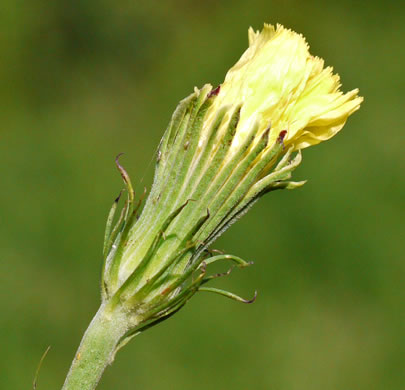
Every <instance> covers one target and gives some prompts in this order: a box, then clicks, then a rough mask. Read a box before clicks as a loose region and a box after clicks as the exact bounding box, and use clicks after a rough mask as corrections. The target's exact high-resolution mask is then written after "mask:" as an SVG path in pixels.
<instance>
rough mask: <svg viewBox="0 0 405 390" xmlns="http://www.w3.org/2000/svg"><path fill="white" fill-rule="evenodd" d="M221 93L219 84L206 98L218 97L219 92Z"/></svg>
mask: <svg viewBox="0 0 405 390" xmlns="http://www.w3.org/2000/svg"><path fill="white" fill-rule="evenodd" d="M220 91H221V84H220V85H218V87H216V88H214V89H213V90H212V91H211V92H210V93H209V94H208V96H207V98H210V97H213V96H218V94H219V92H220Z"/></svg>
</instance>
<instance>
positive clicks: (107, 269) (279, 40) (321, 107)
mask: <svg viewBox="0 0 405 390" xmlns="http://www.w3.org/2000/svg"><path fill="white" fill-rule="evenodd" d="M249 41H250V46H249V48H248V50H247V51H246V52H245V53H244V54H243V56H242V57H241V59H240V60H239V62H238V63H237V64H236V65H235V66H234V67H233V68H232V69H231V70H230V71H229V72H228V74H227V76H226V78H225V81H224V83H223V84H221V85H220V86H219V87H217V88H215V89H214V88H213V87H212V86H211V85H209V84H207V85H205V86H204V87H203V88H201V89H197V88H196V89H195V90H194V92H193V93H192V94H191V95H190V96H188V97H187V98H185V99H184V100H182V101H181V102H180V104H179V105H178V107H177V109H176V110H175V112H174V114H173V117H172V119H171V122H170V124H169V126H168V128H167V130H166V132H165V134H164V136H163V138H162V140H161V143H160V146H159V150H158V153H157V159H156V170H155V178H154V182H153V185H152V188H151V191H150V194H149V196H148V198H147V199H146V202H145V205H144V208H143V210H142V212H141V213H140V215H138V211H139V208H140V204H141V200H140V201H138V202H136V200H135V193H134V190H133V186H132V183H131V180H130V177H129V175H128V174H127V172H126V170H125V169H124V168H123V167H122V165H121V164H120V162H119V161H118V158H117V160H116V164H117V167H118V169H119V171H120V173H121V176H122V178H123V180H124V183H125V185H126V192H127V199H126V202H125V204H124V207H123V208H122V210H121V214H120V216H119V217H118V219H117V221H116V222H115V224H114V219H115V218H114V217H115V214H116V211H117V208H118V202H119V199H120V196H119V197H118V198H117V199H116V200H115V201H114V203H113V206H112V208H111V211H110V214H109V216H108V219H107V227H106V233H105V241H104V265H103V271H102V282H101V290H102V304H101V307H100V310H99V311H98V313H97V314H96V316H95V317H94V319H93V321H92V323H91V324H90V327H89V329H88V330H87V332H86V333H85V335H84V338H83V340H82V343H81V345H80V347H79V350H78V352H77V354H76V357H75V359H74V361H73V363H72V367H71V369H70V371H69V374H68V376H67V378H66V382H65V385H64V387H63V389H64V390H73V389H81V390H88V389H94V388H95V386H96V385H97V383H98V381H99V379H100V377H101V374H102V372H103V370H104V369H105V367H106V366H107V365H108V364H110V363H111V362H112V360H113V358H114V355H115V353H116V351H117V350H118V349H119V348H121V347H122V346H123V345H125V344H126V343H127V342H128V341H129V340H130V339H131V338H132V337H134V336H135V335H137V334H139V333H140V332H142V331H144V330H146V329H148V328H149V327H151V326H154V325H156V324H158V323H159V322H161V321H163V320H165V319H167V318H169V317H170V316H171V315H173V314H174V313H176V312H177V311H178V310H180V309H181V308H182V307H183V306H184V305H185V304H186V302H187V301H188V300H189V299H190V298H191V297H192V296H193V295H194V294H195V293H196V292H198V291H205V292H212V293H217V294H220V295H224V296H226V297H228V298H231V299H234V300H236V301H239V302H244V303H251V302H252V301H253V300H254V298H253V299H243V298H241V297H239V296H237V295H236V294H234V293H231V292H227V291H224V290H221V289H218V288H213V287H207V286H206V285H207V283H209V282H210V281H212V280H213V279H216V278H218V277H221V276H226V275H228V274H229V272H230V270H231V269H232V268H230V270H229V271H228V272H225V273H224V274H210V273H209V270H210V264H212V263H214V262H217V261H229V262H231V263H232V265H233V267H235V266H236V267H239V268H243V267H246V266H248V265H250V264H251V263H248V262H246V261H244V260H242V259H240V258H238V257H236V256H232V255H228V254H222V253H220V254H217V253H214V252H213V251H211V250H210V245H211V244H212V243H213V242H214V241H215V239H216V238H218V237H219V236H220V235H221V234H222V233H223V232H224V231H225V230H226V229H227V228H228V227H229V226H230V225H231V224H232V223H234V222H235V221H236V220H237V219H239V218H240V217H241V216H242V215H243V214H244V213H246V212H247V211H248V210H249V208H250V207H251V206H252V205H253V204H254V203H255V202H256V201H257V200H258V199H259V198H260V197H261V196H263V195H264V194H266V193H268V192H271V191H274V190H277V189H294V188H297V187H300V186H302V185H303V184H304V183H305V182H304V181H301V182H293V181H290V178H291V174H292V171H293V170H294V169H295V168H296V167H297V166H298V165H299V164H300V162H301V149H302V148H305V147H308V146H311V145H314V144H317V143H319V142H321V141H323V140H326V139H328V138H330V137H332V136H333V135H334V134H336V133H337V132H338V131H339V130H340V129H341V128H342V126H343V125H344V123H345V121H346V119H347V117H348V116H349V115H350V114H351V113H352V112H354V111H355V110H356V109H357V108H358V107H359V104H360V102H361V98H359V97H357V90H355V91H352V92H349V93H347V94H342V93H341V92H340V91H339V86H340V84H339V79H338V76H336V75H333V74H332V72H331V69H330V68H325V69H324V68H323V61H322V60H321V59H319V58H316V57H312V56H311V55H310V54H309V52H308V46H307V44H306V42H305V40H304V39H303V38H302V36H299V35H298V34H296V33H294V32H292V31H290V30H286V29H284V28H283V27H282V26H277V28H274V27H272V26H269V25H265V27H264V29H263V31H262V32H261V33H259V32H257V33H255V32H253V30H250V31H249ZM120 195H121V194H120Z"/></svg>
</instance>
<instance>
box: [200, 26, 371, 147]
mask: <svg viewBox="0 0 405 390" xmlns="http://www.w3.org/2000/svg"><path fill="white" fill-rule="evenodd" d="M339 88H340V80H339V76H338V75H337V74H333V71H332V68H331V67H326V68H324V61H323V60H322V59H321V58H318V57H314V56H312V55H311V54H310V53H309V47H308V44H307V43H306V41H305V38H304V37H303V36H302V35H300V34H297V33H295V32H294V31H291V30H289V29H286V28H284V27H283V26H281V25H277V27H276V28H275V27H274V26H271V25H268V24H265V25H264V28H263V30H262V31H261V32H259V31H256V32H255V31H254V30H253V29H252V28H250V29H249V48H248V49H247V50H246V51H245V53H243V55H242V57H241V58H240V59H239V61H238V62H237V63H236V64H235V65H234V66H233V67H232V68H231V69H230V70H229V71H228V73H227V75H226V77H225V81H224V82H223V84H222V85H221V88H220V93H219V95H218V97H217V98H216V99H215V102H214V104H213V105H212V107H211V108H210V111H209V113H208V117H207V119H208V120H207V122H206V125H207V126H208V125H209V124H210V121H211V120H213V118H214V117H215V113H216V112H217V111H218V109H219V108H220V107H223V106H236V105H238V104H242V110H241V116H240V122H239V125H238V128H237V133H236V136H235V139H234V141H233V145H232V148H237V147H238V145H240V144H241V141H242V140H243V138H244V137H245V136H246V134H247V133H248V131H249V129H250V128H251V126H252V125H253V123H255V122H256V121H258V123H259V124H260V126H259V131H258V135H260V134H261V133H262V132H263V131H265V129H266V128H268V127H269V125H270V124H271V129H272V130H271V132H270V140H269V145H271V144H272V143H273V142H274V141H275V140H276V138H277V136H278V134H279V133H280V132H281V131H282V130H287V135H286V137H285V139H284V143H285V144H286V145H294V147H295V149H302V148H306V147H308V146H311V145H315V144H318V143H319V142H322V141H325V140H327V139H329V138H331V137H333V136H334V135H335V134H336V133H337V132H338V131H339V130H340V129H341V128H342V127H343V125H344V124H345V122H346V120H347V118H348V117H349V115H351V114H352V113H353V112H354V111H356V110H357V109H358V108H359V107H360V103H361V102H362V101H363V98H362V97H359V96H358V90H357V89H355V90H353V91H350V92H348V93H346V94H344V93H342V92H341V91H340V90H339Z"/></svg>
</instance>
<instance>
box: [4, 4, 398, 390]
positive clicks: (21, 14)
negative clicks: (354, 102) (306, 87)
mask: <svg viewBox="0 0 405 390" xmlns="http://www.w3.org/2000/svg"><path fill="white" fill-rule="evenodd" d="M1 8H2V11H1V13H0V51H1V60H0V97H1V102H2V103H1V126H0V178H1V181H0V183H1V184H0V186H1V187H0V188H1V191H0V205H1V206H0V221H1V223H0V248H1V260H0V351H1V353H0V373H1V375H0V388H1V389H29V388H30V386H31V383H32V379H33V376H34V372H35V369H36V366H37V364H38V362H39V359H40V357H41V355H42V353H43V352H44V350H45V349H46V347H47V346H48V345H51V346H52V348H51V351H50V353H49V355H48V356H47V358H46V360H45V362H44V364H43V367H42V370H41V372H40V377H39V383H38V389H39V390H46V389H58V388H60V387H61V385H62V383H63V380H64V377H65V375H66V372H67V370H68V368H69V365H70V362H71V359H72V358H73V355H74V352H75V350H76V348H77V346H78V344H79V341H80V338H81V335H82V333H83V332H84V330H85V329H86V327H87V325H88V323H89V321H90V319H91V317H92V315H93V314H94V312H95V311H96V310H97V308H98V305H99V276H100V268H101V248H102V240H103V230H104V223H105V219H106V216H107V213H108V211H109V207H110V205H111V202H112V200H113V198H114V197H115V196H116V195H117V193H118V192H119V190H120V189H121V188H122V183H121V179H120V177H119V174H118V173H117V171H116V168H115V166H114V162H113V161H114V157H115V156H116V155H117V154H118V153H120V152H125V153H126V154H125V156H124V157H123V159H122V163H123V164H124V165H125V166H126V168H127V170H128V171H129V172H130V174H131V176H132V179H133V181H134V182H136V183H137V189H138V190H140V191H141V189H142V188H143V186H144V185H145V184H146V185H148V184H149V183H150V182H151V179H152V175H153V164H151V158H152V155H153V153H154V151H155V149H156V146H157V144H158V142H159V140H160V137H161V136H162V133H163V131H164V129H165V127H166V124H167V123H168V121H169V118H170V115H171V113H172V111H173V110H174V108H175V106H176V104H177V102H178V101H179V100H180V99H181V98H183V97H184V96H186V95H188V94H189V93H190V92H191V91H192V89H193V87H194V86H195V85H196V86H202V85H203V84H204V83H206V82H211V83H212V84H214V85H216V84H218V83H220V82H221V81H222V80H223V77H224V74H225V72H226V70H227V69H228V68H229V67H230V66H231V65H232V64H233V63H234V62H235V61H236V60H237V59H238V58H239V56H240V55H241V53H242V52H243V51H244V50H245V48H246V46H247V28H248V27H249V26H250V25H252V26H253V27H254V28H256V29H260V28H261V26H262V23H263V22H270V23H277V22H279V23H282V24H284V25H286V26H288V27H290V28H293V29H294V30H296V31H299V32H301V33H303V34H304V35H305V36H306V37H307V39H308V41H309V42H310V45H311V51H312V53H313V54H316V55H319V56H321V57H323V58H324V59H325V60H326V63H327V64H330V65H333V66H334V67H335V69H336V71H337V72H339V74H340V75H341V78H342V82H343V89H344V90H345V91H347V90H350V89H353V88H355V87H359V88H360V91H361V94H362V95H363V96H365V102H364V104H363V107H362V109H361V110H360V111H359V112H357V113H356V114H355V115H354V116H353V117H352V118H350V120H349V121H348V124H347V125H346V127H345V128H344V131H342V132H341V133H340V134H339V135H338V136H337V137H335V138H334V139H333V140H331V141H330V142H327V143H324V144H322V145H319V146H317V147H314V148H311V149H309V150H305V152H304V160H303V163H302V164H301V166H300V167H299V169H297V170H296V171H295V174H294V178H295V179H297V180H302V179H308V180H309V181H308V183H307V184H306V185H305V186H304V187H303V188H302V189H299V190H296V191H291V192H288V191H284V192H281V191H280V192H277V193H272V194H270V195H269V196H268V197H267V198H265V199H263V200H262V201H261V202H259V204H258V205H257V206H256V207H255V208H253V210H252V211H251V212H250V213H249V214H248V215H247V216H246V217H244V218H243V219H242V220H241V221H240V222H239V223H238V224H236V225H234V226H233V227H232V228H231V229H230V230H229V231H228V232H227V233H226V234H225V235H224V236H223V237H222V238H221V239H220V240H219V241H218V242H217V243H216V245H215V247H216V248H219V249H223V250H226V251H227V252H230V253H234V254H237V255H240V256H241V257H243V258H245V259H246V260H249V261H254V262H255V265H254V266H253V267H250V268H249V269H245V270H243V271H236V272H234V273H232V275H231V276H230V277H228V278H227V279H226V280H225V279H223V280H221V281H220V282H219V284H220V285H221V286H224V287H226V288H228V289H230V290H231V291H234V292H236V293H239V294H241V295H242V296H246V297H249V296H251V295H252V294H253V292H254V291H255V290H258V292H259V296H258V299H257V301H256V303H255V304H253V305H242V304H238V303H235V302H233V301H229V300H227V299H225V298H221V297H218V296H213V295H210V294H204V293H201V294H198V295H197V296H196V297H194V298H193V299H192V301H191V302H190V303H189V304H187V305H186V307H185V308H184V309H183V310H182V311H181V312H179V313H178V314H176V316H174V317H173V318H172V319H170V320H169V321H167V322H165V323H163V324H161V325H160V326H158V327H156V328H153V329H151V330H150V331H148V332H146V333H144V334H142V335H141V336H139V337H137V338H136V339H135V340H134V341H132V342H131V343H130V344H129V345H128V346H127V347H126V348H124V349H123V350H122V351H121V352H120V353H119V354H118V356H117V359H116V361H115V363H114V365H113V366H112V367H110V368H109V369H108V370H107V372H106V373H105V376H104V377H103V379H102V382H101V384H100V386H99V389H105V390H107V389H121V390H126V389H128V390H129V389H131V390H133V389H151V390H155V389H156V390H157V389H165V390H168V389H194V390H198V389H212V390H216V389H221V390H225V389H232V390H239V389H240V390H246V389H248V390H256V389H257V390H264V389H277V390H306V389H308V390H318V389H319V390H326V389H327V390H335V389H336V390H342V389H345V390H351V389H355V390H363V389H364V390H373V389H381V390H382V389H384V390H396V389H398V390H399V389H404V388H405V369H404V365H405V326H404V325H405V318H404V298H405V289H404V271H405V258H404V242H405V240H404V237H405V228H404V220H405V207H404V197H405V181H404V171H405V157H404V152H403V150H404V142H405V136H404V134H405V132H404V100H403V94H404V88H405V82H404V80H405V78H404V66H405V51H404V50H403V42H404V39H405V24H404V22H403V21H404V19H405V10H404V6H403V5H402V4H401V2H400V1H389V0H388V1H375V2H373V1H368V2H353V1H348V0H342V1H339V2H336V1H314V0H313V1H299V0H289V1H288V0H286V1H275V0H266V1H262V0H250V1H246V0H233V1H220V2H218V1H211V0H205V1H193V2H191V1H124V0H122V1H121V0H120V1H118V0H117V1H109V0H99V1H94V0H87V1H80V0H69V1H68V0H65V1H61V0H57V1H51V0H42V1H41V0H36V1H28V0H23V1H19V2H16V1H12V0H3V1H2V7H1Z"/></svg>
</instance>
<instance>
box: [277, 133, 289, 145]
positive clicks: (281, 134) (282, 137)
mask: <svg viewBox="0 0 405 390" xmlns="http://www.w3.org/2000/svg"><path fill="white" fill-rule="evenodd" d="M286 135H287V130H283V131H281V132H280V134H279V135H278V138H277V141H278V142H279V143H280V144H281V143H282V142H283V141H284V138H285V136H286Z"/></svg>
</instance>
